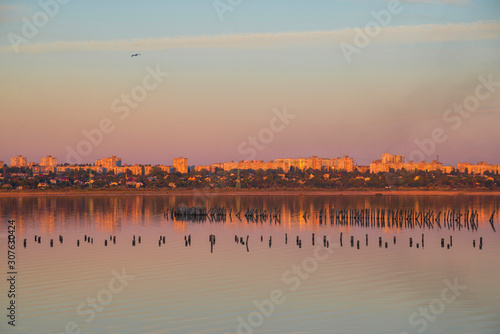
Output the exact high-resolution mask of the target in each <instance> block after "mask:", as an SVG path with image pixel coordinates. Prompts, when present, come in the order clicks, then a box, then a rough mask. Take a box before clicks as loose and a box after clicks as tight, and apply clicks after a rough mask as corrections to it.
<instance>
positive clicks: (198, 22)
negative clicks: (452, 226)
mask: <svg viewBox="0 0 500 334" xmlns="http://www.w3.org/2000/svg"><path fill="white" fill-rule="evenodd" d="M135 53H139V54H140V55H139V56H136V57H131V55H132V54H135ZM498 64H500V3H499V2H498V1H496V0H418V1H417V0H414V1H410V0H407V1H401V2H399V3H398V2H397V1H396V2H395V1H386V0H324V1H323V0H241V1H228V0H220V1H219V0H216V1H213V0H190V1H186V0H184V1H181V0H178V1H168V0H162V1H156V0H152V1H127V2H125V1H118V0H109V1H81V0H72V1H71V0H64V1H63V0H40V1H28V0H17V1H10V0H2V1H0V74H1V75H0V78H1V79H0V101H1V102H0V117H1V118H0V119H1V123H0V124H1V126H0V160H3V161H5V162H6V163H7V164H9V163H10V158H11V157H13V156H16V155H18V154H20V155H23V156H26V157H27V158H28V161H30V162H40V158H41V157H42V156H46V155H49V154H50V155H52V156H54V157H57V158H58V162H60V163H64V162H70V163H74V162H80V163H93V162H94V161H95V160H96V159H101V158H104V157H108V156H112V155H116V156H118V157H120V158H122V161H123V163H124V164H133V163H143V164H170V165H171V164H172V163H173V159H174V158H176V157H179V156H182V157H187V158H188V159H189V164H190V165H193V164H196V165H200V164H210V163H216V162H226V161H231V160H234V161H239V160H244V159H250V158H251V159H256V160H264V161H268V160H271V159H276V158H286V157H291V158H298V157H310V156H313V155H316V156H319V157H325V158H327V157H331V158H335V157H339V156H344V155H349V156H350V157H353V158H354V161H355V163H356V164H359V165H367V164H369V163H370V162H372V161H373V160H375V159H380V157H381V155H382V154H383V153H386V152H387V153H392V154H402V155H405V156H406V160H407V161H409V160H415V161H421V160H426V161H432V160H435V159H437V157H438V156H439V161H441V162H443V164H444V165H456V164H457V163H459V162H462V161H468V162H472V163H477V162H479V161H486V162H489V163H495V164H500V145H499V139H500V136H499V135H498V133H499V131H498V126H499V124H500V122H499V121H500V66H499V65H498Z"/></svg>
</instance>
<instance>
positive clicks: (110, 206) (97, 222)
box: [0, 195, 500, 234]
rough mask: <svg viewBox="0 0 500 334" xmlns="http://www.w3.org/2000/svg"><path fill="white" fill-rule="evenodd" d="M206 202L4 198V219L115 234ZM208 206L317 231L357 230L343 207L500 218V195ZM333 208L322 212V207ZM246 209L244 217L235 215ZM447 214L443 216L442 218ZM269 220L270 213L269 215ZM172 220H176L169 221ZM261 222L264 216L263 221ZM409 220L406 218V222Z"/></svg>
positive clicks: (46, 229)
mask: <svg viewBox="0 0 500 334" xmlns="http://www.w3.org/2000/svg"><path fill="white" fill-rule="evenodd" d="M194 203H197V204H198V205H200V201H197V200H196V199H194V198H193V196H186V195H182V196H173V195H170V196H148V195H122V196H118V195H104V196H64V197H63V196H19V197H0V216H1V218H2V220H3V221H4V224H5V223H6V222H7V220H8V219H15V220H16V222H17V231H18V232H20V233H24V232H26V231H27V230H29V229H33V230H36V231H38V230H39V231H40V232H41V233H42V234H54V233H56V232H57V230H60V229H68V228H74V229H85V230H93V231H97V232H103V233H109V234H114V233H117V232H119V231H121V229H122V227H123V226H130V227H134V226H141V227H148V226H153V225H155V226H159V225H161V224H165V223H167V219H168V218H167V217H165V216H164V212H166V211H167V210H171V209H172V208H175V207H178V206H190V205H193V204H194ZM204 203H206V204H205V206H206V207H225V208H226V209H227V212H229V210H230V209H232V216H231V217H229V216H228V217H227V219H226V222H225V224H241V223H247V221H246V219H245V217H244V214H245V212H246V210H247V209H259V210H266V211H267V212H268V213H269V212H270V211H274V212H276V210H280V212H281V219H280V221H279V222H276V224H277V225H279V226H281V228H285V229H299V230H316V229H318V228H319V227H320V226H332V228H334V229H335V228H341V229H342V230H344V231H348V230H350V229H352V228H353V227H354V226H353V225H352V223H351V222H347V223H345V224H337V222H336V221H335V219H334V220H333V223H332V219H331V215H330V210H339V209H348V210H351V209H358V210H360V209H368V210H372V209H374V210H377V209H385V210H387V209H392V210H396V209H397V210H416V211H419V210H425V211H434V213H435V215H437V213H438V212H439V211H441V212H443V213H444V212H445V211H447V210H460V211H461V213H465V211H466V210H477V214H478V222H479V227H480V228H482V227H489V226H490V224H489V218H490V216H491V214H492V212H493V211H494V210H496V213H495V216H494V221H495V222H496V223H498V220H499V217H500V209H499V199H498V197H497V196H476V195H474V196H467V195H463V196H401V195H398V196H396V195H395V196H361V195H345V196H319V195H317V196H316V195H298V196H290V195H283V196H275V195H263V196H251V195H238V196H205V197H204ZM320 209H323V210H324V211H326V212H327V213H328V215H327V218H326V219H325V218H324V217H320V215H319V210H320ZM239 211H241V215H240V217H241V222H240V220H239V219H238V218H236V217H235V215H236V213H237V212H239ZM443 216H444V214H442V215H441V222H442V221H443ZM266 222H268V223H269V218H268V219H267V220H266ZM168 223H172V222H171V221H168ZM259 223H260V221H259ZM187 224H188V223H186V222H178V223H177V222H176V223H175V224H174V228H175V230H176V231H179V232H184V231H186V229H187V226H188V225H187ZM403 225H404V223H403ZM375 228H379V229H381V230H382V231H386V232H393V231H394V229H396V228H394V227H391V226H388V225H387V222H386V224H385V226H383V225H380V226H378V227H377V225H376V224H375Z"/></svg>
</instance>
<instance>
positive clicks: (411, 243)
mask: <svg viewBox="0 0 500 334" xmlns="http://www.w3.org/2000/svg"><path fill="white" fill-rule="evenodd" d="M411 246H413V239H412V238H410V247H411Z"/></svg>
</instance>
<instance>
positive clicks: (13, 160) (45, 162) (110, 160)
mask: <svg viewBox="0 0 500 334" xmlns="http://www.w3.org/2000/svg"><path fill="white" fill-rule="evenodd" d="M284 160H288V161H297V163H301V162H300V161H302V163H306V164H310V165H311V166H313V165H315V164H319V165H318V166H321V161H322V160H325V161H326V160H329V161H330V163H332V162H333V163H334V164H335V163H337V161H338V162H339V163H340V164H339V166H347V165H349V166H351V167H349V168H348V169H351V170H352V169H353V168H354V167H356V166H357V167H368V168H370V166H372V169H373V164H374V163H375V164H384V165H386V167H387V166H389V165H392V164H394V165H398V166H399V167H400V168H401V166H405V165H408V164H415V165H417V164H419V163H426V164H429V165H433V166H435V164H436V163H439V164H441V165H442V166H443V167H445V166H446V167H447V168H449V167H456V166H459V165H463V164H471V165H476V164H483V163H486V164H490V165H497V166H500V163H497V162H495V161H490V160H488V159H482V160H479V161H467V160H461V161H460V162H458V163H456V164H451V163H447V162H445V161H442V160H441V158H440V157H439V156H436V158H435V159H430V160H420V161H414V160H410V159H408V158H407V157H406V156H405V155H403V154H392V153H387V152H385V153H383V154H381V155H380V156H378V157H374V158H373V159H371V160H370V162H369V163H367V164H359V163H357V162H356V159H355V158H353V157H352V156H350V155H344V156H330V157H326V156H318V155H307V156H303V157H279V158H274V159H269V160H262V159H251V160H249V159H240V160H235V159H232V160H228V161H211V162H209V163H202V164H199V163H194V162H192V160H191V159H190V158H186V157H175V158H172V159H171V160H170V161H165V162H162V163H151V162H148V161H126V160H125V159H122V158H120V157H118V156H117V155H110V156H108V157H101V158H100V159H96V160H94V161H91V162H83V163H80V164H71V163H68V162H67V161H61V160H60V159H58V158H57V157H55V156H52V155H45V156H42V157H40V158H39V159H37V161H33V160H30V159H29V158H28V157H27V156H23V155H19V154H18V155H16V156H13V157H10V158H9V159H5V160H0V163H2V164H7V165H8V166H17V167H24V166H29V165H40V166H47V167H55V166H61V165H66V164H69V165H75V166H78V165H93V166H97V167H103V168H112V167H130V166H134V165H148V166H165V167H171V168H175V169H176V170H179V171H181V172H182V173H186V172H187V169H188V167H205V166H214V165H224V164H226V165H227V164H238V163H254V162H263V163H271V162H281V161H284ZM309 160H310V161H309ZM314 160H317V161H319V162H313V161H314ZM347 160H348V161H347ZM9 161H10V164H9ZM38 161H40V162H38ZM306 161H307V162H306ZM324 166H326V165H324ZM332 166H333V165H330V167H332ZM235 168H240V167H235ZM342 168H344V167H342ZM387 168H389V167H387ZM387 168H386V169H387ZM381 171H383V168H382V169H381Z"/></svg>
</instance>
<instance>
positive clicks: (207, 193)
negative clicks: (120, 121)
mask: <svg viewBox="0 0 500 334" xmlns="http://www.w3.org/2000/svg"><path fill="white" fill-rule="evenodd" d="M116 195H124V196H129V195H134V196H137V195H141V196H172V195H190V196H196V195H201V196H235V195H240V196H277V195H279V196H286V195H291V196H293V195H295V196H296V195H304V196H313V195H316V196H318V195H320V196H339V195H341V196H356V195H364V196H375V195H379V196H380V195H382V196H457V195H460V196H463V195H486V196H500V191H493V190H477V191H473V190H344V191H339V190H239V191H236V190H219V191H202V190H177V191H172V190H170V191H164V190H159V191H151V190H134V189H131V190H105V191H78V190H70V191H60V190H58V191H2V192H0V197H22V196H116Z"/></svg>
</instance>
